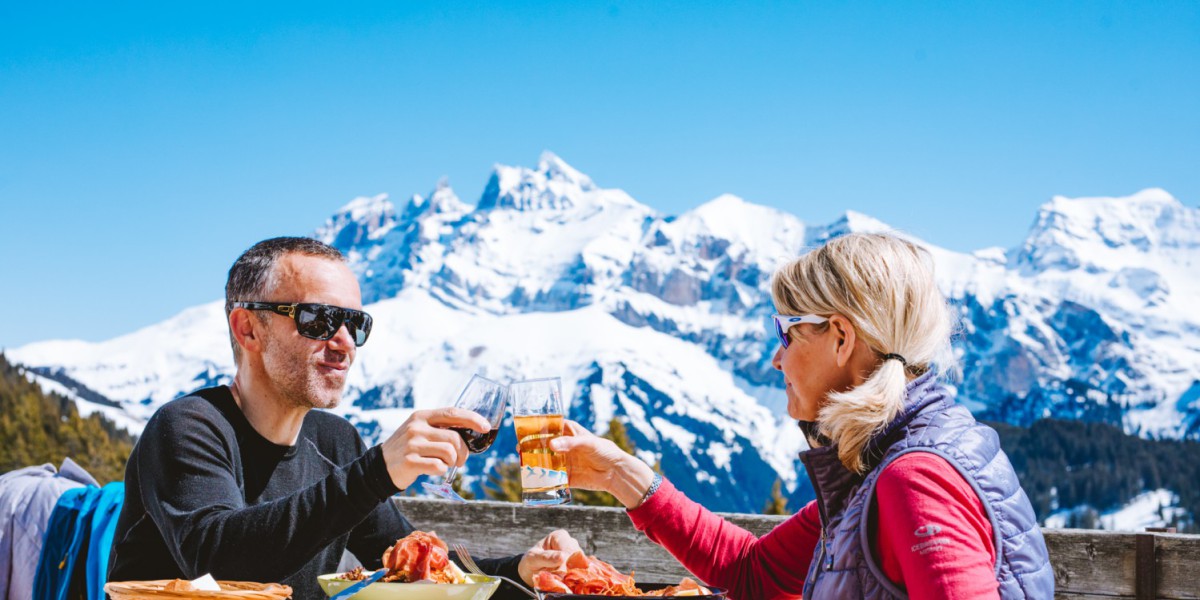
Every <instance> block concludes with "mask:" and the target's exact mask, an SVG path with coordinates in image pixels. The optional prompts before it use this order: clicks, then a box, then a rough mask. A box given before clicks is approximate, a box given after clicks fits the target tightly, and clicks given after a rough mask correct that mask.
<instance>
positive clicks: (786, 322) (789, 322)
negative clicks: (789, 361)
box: [771, 315, 829, 348]
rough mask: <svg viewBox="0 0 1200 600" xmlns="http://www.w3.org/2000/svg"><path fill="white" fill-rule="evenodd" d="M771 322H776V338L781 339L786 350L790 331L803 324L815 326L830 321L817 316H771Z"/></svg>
mask: <svg viewBox="0 0 1200 600" xmlns="http://www.w3.org/2000/svg"><path fill="white" fill-rule="evenodd" d="M771 320H772V321H774V322H775V337H777V338H779V343H780V344H782V345H783V347H784V348H787V347H788V335H787V332H788V330H789V329H791V328H792V327H794V326H796V325H799V324H801V323H812V324H813V325H819V324H821V323H824V322H825V321H828V320H829V319H827V318H825V317H819V316H817V315H800V316H793V315H771Z"/></svg>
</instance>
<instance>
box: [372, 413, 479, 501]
mask: <svg viewBox="0 0 1200 600" xmlns="http://www.w3.org/2000/svg"><path fill="white" fill-rule="evenodd" d="M448 427H464V428H467V429H474V430H475V431H478V432H479V433H487V432H488V431H490V430H491V428H492V427H491V425H490V424H489V423H488V422H487V420H486V419H484V418H483V417H481V416H479V414H478V413H476V412H474V411H470V410H463V409H461V408H438V409H435V410H418V411H417V412H414V413H413V414H412V416H410V417H409V418H408V420H407V421H405V422H404V424H403V425H401V426H400V428H399V429H397V430H396V432H395V433H393V434H392V436H391V437H389V438H388V439H387V441H386V442H384V443H383V459H384V462H386V463H387V469H388V475H391V477H392V483H394V484H396V487H398V488H400V489H405V488H407V487H408V486H410V485H412V483H413V481H415V480H416V479H417V477H418V476H420V475H431V476H436V475H442V474H444V473H445V472H446V471H447V470H448V469H449V468H450V466H451V465H453V466H459V467H461V466H462V465H463V463H465V462H466V461H467V456H468V455H469V454H470V451H468V450H467V445H466V444H465V443H464V442H463V440H462V437H461V436H459V435H458V433H457V432H454V431H451V430H450V429H447V428H448Z"/></svg>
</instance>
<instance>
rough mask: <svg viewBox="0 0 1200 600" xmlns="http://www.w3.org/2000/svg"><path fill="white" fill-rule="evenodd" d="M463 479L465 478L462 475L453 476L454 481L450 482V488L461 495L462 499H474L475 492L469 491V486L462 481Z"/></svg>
mask: <svg viewBox="0 0 1200 600" xmlns="http://www.w3.org/2000/svg"><path fill="white" fill-rule="evenodd" d="M465 481H466V478H464V477H463V476H462V475H459V476H458V477H455V478H454V481H451V482H450V489H452V490H454V491H455V492H456V493H457V494H458V495H459V496H462V499H463V500H474V499H475V492H472V491H471V488H470V487H468V486H467V484H466V483H464V482H465Z"/></svg>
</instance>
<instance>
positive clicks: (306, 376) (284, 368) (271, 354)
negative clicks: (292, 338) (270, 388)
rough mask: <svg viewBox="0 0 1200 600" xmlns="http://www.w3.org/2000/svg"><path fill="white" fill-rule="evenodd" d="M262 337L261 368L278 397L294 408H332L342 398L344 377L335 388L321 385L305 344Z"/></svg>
mask: <svg viewBox="0 0 1200 600" xmlns="http://www.w3.org/2000/svg"><path fill="white" fill-rule="evenodd" d="M289 346H290V345H289V344H286V343H281V342H279V341H278V340H273V339H269V338H267V339H264V340H263V367H264V369H265V370H266V372H267V376H268V377H270V378H271V381H273V382H274V384H275V389H277V390H278V391H279V394H280V396H281V398H282V399H283V400H284V401H285V402H288V403H290V404H292V405H293V406H296V407H298V408H305V409H312V408H326V409H328V408H336V407H337V405H338V404H339V403H341V400H342V392H343V390H344V389H345V385H346V383H345V379H343V380H342V384H341V385H339V386H337V388H336V389H330V388H328V387H326V386H325V385H324V380H323V378H322V377H321V376H320V375H319V374H318V372H317V366H316V364H315V360H314V357H313V355H312V353H311V351H310V350H309V349H308V348H306V347H305V345H299V346H291V347H289Z"/></svg>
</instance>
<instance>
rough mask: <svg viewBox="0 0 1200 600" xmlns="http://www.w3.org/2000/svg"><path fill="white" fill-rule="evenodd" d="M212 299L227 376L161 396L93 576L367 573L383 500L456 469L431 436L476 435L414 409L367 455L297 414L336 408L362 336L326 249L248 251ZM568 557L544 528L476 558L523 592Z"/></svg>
mask: <svg viewBox="0 0 1200 600" xmlns="http://www.w3.org/2000/svg"><path fill="white" fill-rule="evenodd" d="M225 300H226V305H225V312H226V314H227V317H228V324H229V331H230V338H231V342H232V345H233V354H234V362H235V364H236V368H237V371H236V373H235V375H234V378H233V382H232V383H231V384H230V385H229V386H217V387H213V388H207V389H202V390H199V391H196V392H195V393H193V394H191V395H188V396H185V397H183V398H179V399H176V400H174V401H172V402H169V403H167V404H166V405H164V406H163V407H162V408H161V409H159V410H158V412H156V413H155V414H154V416H153V417H152V418H151V419H150V421H149V422H148V423H147V424H146V429H145V431H144V432H143V433H142V436H141V438H140V439H139V441H138V443H137V446H136V447H135V448H134V450H133V453H132V454H131V455H130V457H129V462H128V464H127V466H126V470H125V486H126V495H125V503H124V506H123V509H122V511H121V516H120V519H119V521H118V524H117V531H116V535H115V537H114V543H113V553H112V554H113V556H112V561H111V564H110V569H109V580H110V581H131V580H152V579H172V578H181V579H194V578H196V577H199V576H201V575H203V574H205V573H212V574H213V575H214V576H215V577H216V578H218V579H227V580H245V581H259V582H281V583H285V584H287V585H290V586H292V589H293V591H294V597H295V598H298V599H307V598H321V597H323V594H322V592H321V591H320V588H319V586H318V585H317V576H318V575H321V574H324V573H331V572H334V571H335V570H336V568H337V565H338V562H339V560H340V559H341V557H342V552H343V550H345V549H349V550H350V551H351V552H352V553H354V555H355V556H356V557H357V558H358V559H359V560H360V561H362V562H363V563H364V565H365V566H366V567H368V568H371V569H377V568H380V567H381V566H382V563H381V559H382V554H383V551H384V549H386V548H387V547H388V546H389V545H391V544H392V543H394V542H395V541H396V540H397V539H398V538H401V537H403V536H405V535H407V534H408V533H409V532H411V531H412V530H413V526H412V525H411V524H409V522H408V521H407V520H406V519H405V518H404V516H403V515H401V514H400V512H399V511H398V510H397V509H396V507H395V505H394V504H393V503H391V502H389V501H388V498H389V497H390V496H392V495H393V494H395V493H396V492H398V491H400V490H403V489H405V488H407V487H409V486H410V485H412V483H413V481H414V480H415V479H416V478H417V477H418V476H420V475H440V474H442V473H443V472H444V471H445V470H446V469H447V468H448V467H449V466H450V465H462V464H463V463H464V462H465V461H466V457H467V455H468V451H467V448H466V446H465V444H464V443H463V440H462V438H461V437H460V436H459V435H458V434H457V433H455V432H453V431H450V430H449V429H447V428H449V427H466V428H470V429H474V430H476V431H479V432H481V433H482V432H487V431H488V430H489V428H490V426H489V424H488V422H487V421H486V420H484V419H483V418H482V417H480V416H479V415H477V414H475V413H474V412H471V411H465V410H461V409H454V408H443V409H437V410H432V411H429V410H425V411H416V412H414V413H413V415H412V416H411V417H409V419H408V420H407V421H405V422H404V424H403V425H401V426H400V428H399V429H398V430H397V431H396V432H395V433H394V434H392V436H391V437H390V438H388V439H387V441H385V442H383V443H382V444H380V445H378V446H375V447H373V448H370V449H368V448H367V447H366V446H365V444H364V443H363V441H362V438H361V437H360V436H359V435H358V432H357V430H356V429H355V428H354V426H353V425H351V424H350V423H348V422H347V421H346V420H345V419H343V418H341V417H338V416H336V415H333V414H330V413H328V412H325V411H314V410H312V409H313V408H324V409H328V408H333V407H335V406H337V404H338V402H339V401H340V400H341V396H342V390H343V388H344V387H345V383H346V373H347V371H348V370H349V368H350V365H351V364H352V363H353V362H354V355H355V351H356V349H357V347H358V346H361V345H362V344H363V343H364V342H366V339H367V337H368V335H369V334H370V331H371V317H370V316H369V315H367V314H366V313H364V312H362V297H361V292H360V290H359V286H358V281H357V280H356V279H355V277H354V274H353V273H351V271H350V269H349V268H348V267H347V266H346V262H345V258H344V257H343V256H342V254H341V253H340V252H338V251H337V250H336V249H334V248H331V247H329V246H327V245H325V244H323V243H321V242H318V241H315V240H311V239H307V238H274V239H269V240H265V241H263V242H259V243H258V244H256V245H254V246H253V247H251V248H250V249H249V250H247V251H246V252H245V253H244V254H242V256H241V257H239V258H238V259H237V261H236V262H235V263H234V265H233V267H232V268H230V270H229V279H228V281H227V283H226V287H225ZM578 548H579V545H578V543H577V542H575V540H573V539H571V537H570V536H569V535H567V533H566V532H565V531H556V532H554V533H552V534H550V535H549V536H547V537H546V538H545V539H543V540H542V541H541V542H539V543H538V544H537V545H536V546H534V547H533V548H532V549H531V550H530V551H529V552H527V553H526V554H524V555H518V556H512V557H508V558H500V559H491V560H480V561H478V562H479V563H480V567H481V568H483V569H484V570H485V571H487V572H489V573H493V574H498V575H504V576H507V577H510V578H512V579H517V578H520V579H523V580H525V582H527V583H530V582H532V579H533V573H534V572H536V571H538V570H541V569H547V568H549V569H556V568H561V567H562V565H563V564H564V562H565V559H566V557H567V556H569V555H570V553H571V552H573V551H574V550H577V549H578ZM505 587H509V586H507V585H506V586H505ZM504 591H505V590H503V589H502V590H501V594H503V593H504ZM509 591H510V592H511V591H513V590H509Z"/></svg>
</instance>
